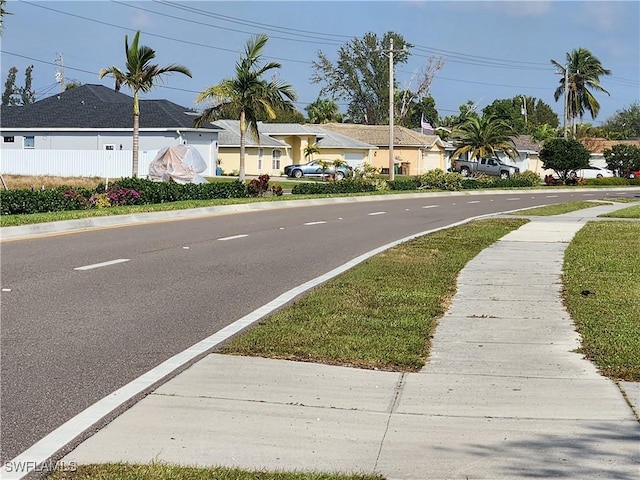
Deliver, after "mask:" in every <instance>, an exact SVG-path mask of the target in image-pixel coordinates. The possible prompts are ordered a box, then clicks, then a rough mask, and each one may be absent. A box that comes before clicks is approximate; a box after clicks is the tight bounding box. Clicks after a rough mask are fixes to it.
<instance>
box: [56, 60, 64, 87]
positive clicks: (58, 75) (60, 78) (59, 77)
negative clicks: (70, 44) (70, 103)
mask: <svg viewBox="0 0 640 480" xmlns="http://www.w3.org/2000/svg"><path fill="white" fill-rule="evenodd" d="M56 65H58V67H59V69H58V70H56V82H57V83H59V84H60V92H64V60H63V58H62V53H58V54H57V55H56Z"/></svg>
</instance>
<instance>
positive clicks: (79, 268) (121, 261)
mask: <svg viewBox="0 0 640 480" xmlns="http://www.w3.org/2000/svg"><path fill="white" fill-rule="evenodd" d="M128 261H129V259H128V258H118V259H117V260H109V261H108V262H102V263H94V264H93V265H85V266H84V267H76V268H74V270H93V269H94V268H101V267H108V266H109V265H115V264H117V263H124V262H128Z"/></svg>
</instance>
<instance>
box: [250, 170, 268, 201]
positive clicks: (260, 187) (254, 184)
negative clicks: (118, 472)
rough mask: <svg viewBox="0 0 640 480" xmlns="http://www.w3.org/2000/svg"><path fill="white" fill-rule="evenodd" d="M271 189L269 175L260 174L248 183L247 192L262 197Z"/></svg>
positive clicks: (252, 195)
mask: <svg viewBox="0 0 640 480" xmlns="http://www.w3.org/2000/svg"><path fill="white" fill-rule="evenodd" d="M268 190H269V175H267V174H264V175H260V176H259V177H258V178H254V179H253V180H251V181H250V182H249V185H247V193H248V194H249V196H250V197H262V196H263V195H264V194H265V193H266V192H267V191H268Z"/></svg>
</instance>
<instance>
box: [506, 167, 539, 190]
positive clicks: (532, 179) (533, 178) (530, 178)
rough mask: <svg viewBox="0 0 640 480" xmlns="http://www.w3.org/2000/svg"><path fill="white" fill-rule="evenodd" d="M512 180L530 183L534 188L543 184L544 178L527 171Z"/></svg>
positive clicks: (517, 174)
mask: <svg viewBox="0 0 640 480" xmlns="http://www.w3.org/2000/svg"><path fill="white" fill-rule="evenodd" d="M511 178H514V179H516V180H522V181H525V182H529V183H530V184H531V185H530V186H532V187H535V186H536V185H540V184H541V183H542V178H541V177H540V175H538V174H537V173H536V172H533V171H531V170H525V171H524V172H520V173H516V174H515V175H513V177H511Z"/></svg>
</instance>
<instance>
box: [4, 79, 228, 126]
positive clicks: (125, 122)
mask: <svg viewBox="0 0 640 480" xmlns="http://www.w3.org/2000/svg"><path fill="white" fill-rule="evenodd" d="M132 112H133V97H130V96H128V95H125V94H124V93H121V92H116V91H114V90H113V89H111V88H108V87H105V86H103V85H82V86H79V87H76V88H72V89H69V90H66V91H64V92H62V93H58V94H56V95H52V96H50V97H47V98H44V99H42V100H38V101H37V102H35V103H32V104H29V105H24V106H3V107H2V111H1V118H0V128H2V129H14V130H15V129H20V130H29V129H52V130H58V129H60V130H97V129H111V130H131V129H133V113H132ZM195 115H196V113H195V112H193V111H189V109H188V108H186V107H182V106H180V105H178V104H175V103H173V102H170V101H168V100H140V129H141V130H145V129H148V130H170V129H182V130H195V128H194V126H193V124H194V118H195ZM199 130H217V128H216V127H214V126H213V125H210V126H208V127H207V128H204V129H199Z"/></svg>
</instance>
